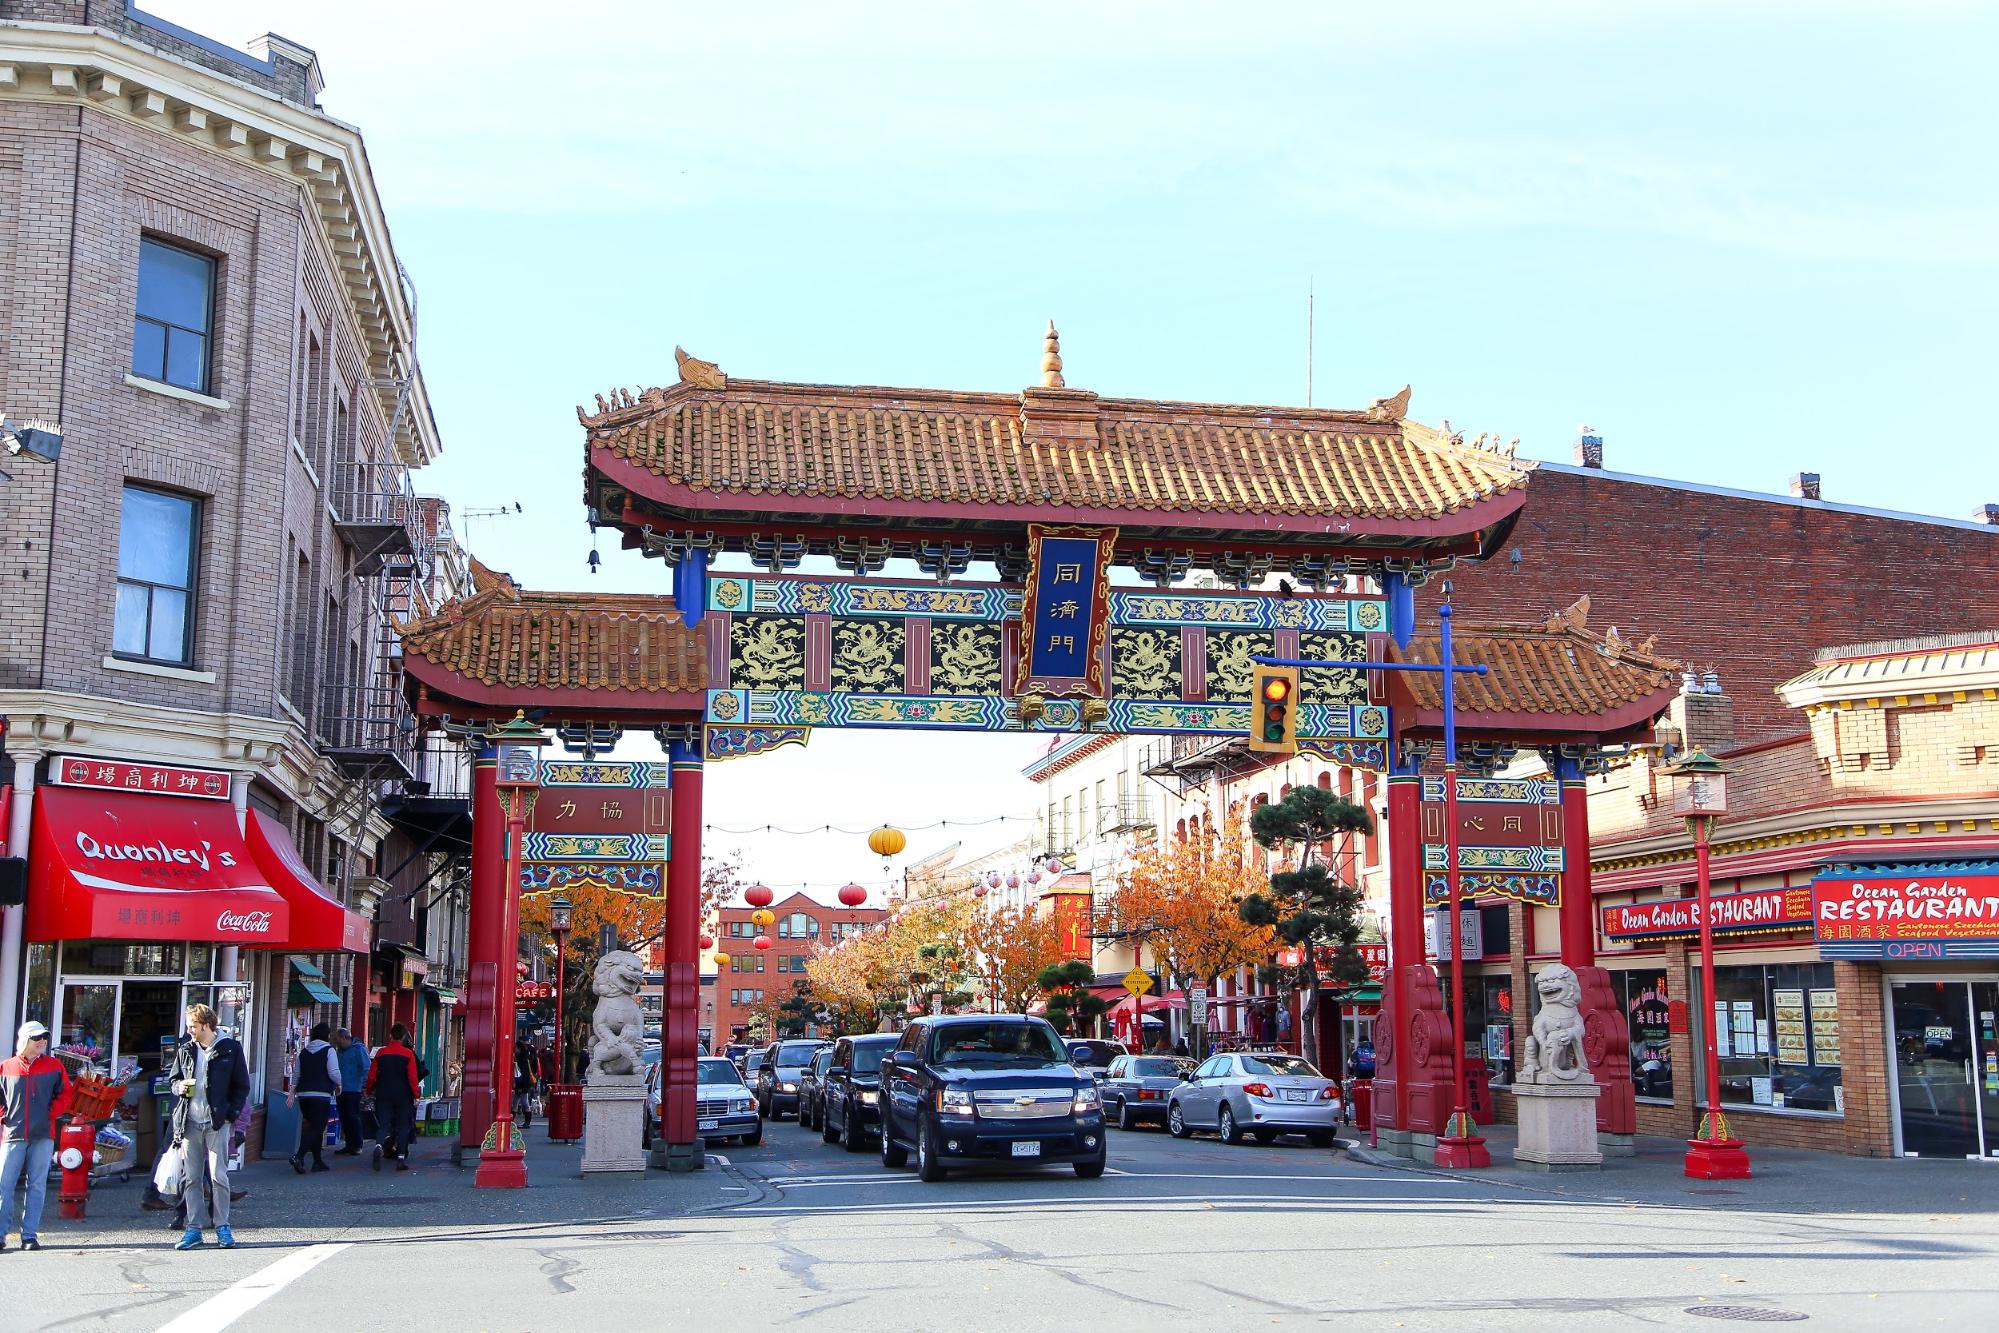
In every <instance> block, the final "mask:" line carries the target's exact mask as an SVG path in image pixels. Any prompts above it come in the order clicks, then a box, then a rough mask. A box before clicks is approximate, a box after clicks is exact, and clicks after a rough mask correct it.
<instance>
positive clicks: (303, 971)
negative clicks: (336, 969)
mask: <svg viewBox="0 0 1999 1333" xmlns="http://www.w3.org/2000/svg"><path fill="white" fill-rule="evenodd" d="M286 961H287V962H289V963H290V964H291V965H292V971H293V972H294V973H296V974H297V975H299V976H302V977H311V978H312V979H313V980H315V981H324V980H326V973H324V972H322V971H320V970H319V964H317V963H315V962H313V961H312V960H311V959H310V958H290V959H287V960H286Z"/></svg>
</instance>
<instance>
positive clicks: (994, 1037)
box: [880, 1014, 1107, 1180]
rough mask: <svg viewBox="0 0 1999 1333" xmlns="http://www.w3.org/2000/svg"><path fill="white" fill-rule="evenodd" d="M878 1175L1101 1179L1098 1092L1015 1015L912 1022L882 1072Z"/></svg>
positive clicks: (1042, 1031) (1040, 1024)
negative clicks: (1046, 1168)
mask: <svg viewBox="0 0 1999 1333" xmlns="http://www.w3.org/2000/svg"><path fill="white" fill-rule="evenodd" d="M882 1089H883V1090H882V1101H881V1106H880V1111H881V1126H882V1128H881V1136H882V1165H884V1166H889V1167H898V1166H902V1165H904V1164H906V1163H907V1162H908V1161H909V1154H910V1152H911V1151H912V1150H914V1152H915V1153H916V1171H917V1174H918V1175H920V1176H921V1177H922V1178H923V1179H925V1180H942V1179H943V1178H944V1173H945V1171H946V1170H947V1169H948V1168H950V1167H953V1166H974V1165H993V1164H998V1163H1014V1164H1019V1163H1035V1162H1067V1163H1069V1164H1071V1165H1073V1166H1074V1167H1075V1168H1076V1174H1077V1175H1079V1176H1081V1177H1083V1178H1084V1179H1085V1180H1090V1179H1094V1178H1095V1177H1097V1176H1101V1175H1102V1174H1103V1173H1104V1165H1105V1161H1106V1151H1107V1145H1106V1143H1105V1138H1104V1113H1103V1102H1102V1099H1101V1098H1100V1097H1099V1096H1098V1095H1097V1082H1096V1080H1095V1079H1094V1078H1092V1077H1091V1076H1090V1075H1089V1074H1088V1073H1086V1072H1084V1071H1083V1070H1080V1069H1077V1068H1076V1067H1075V1066H1074V1065H1072V1064H1070V1063H1069V1052H1068V1051H1067V1050H1066V1049H1065V1048H1064V1047H1063V1045H1062V1038H1060V1037H1058V1036H1057V1035H1055V1029H1054V1028H1052V1027H1050V1026H1049V1025H1048V1024H1047V1022H1045V1021H1044V1020H1042V1019H1039V1018H1029V1017H1027V1016H1025V1015H1022V1014H987V1015H974V1014H964V1015H955V1016H951V1017H936V1018H919V1019H917V1020H916V1021H915V1022H913V1023H911V1024H910V1025H909V1027H908V1028H906V1029H905V1030H904V1031H903V1034H902V1040H901V1041H900V1042H898V1043H897V1044H896V1048H895V1053H894V1054H893V1055H891V1056H890V1057H889V1058H888V1059H887V1060H886V1061H885V1062H884V1063H883V1065H882Z"/></svg>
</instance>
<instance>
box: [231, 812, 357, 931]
mask: <svg viewBox="0 0 1999 1333" xmlns="http://www.w3.org/2000/svg"><path fill="white" fill-rule="evenodd" d="M248 825H249V827H248V829H247V830H246V831H247V833H248V834H249V843H250V855H251V856H252V857H254V858H256V862H257V867H258V868H259V869H260V870H262V871H263V872H264V875H265V877H266V878H268V879H269V880H270V881H271V885H272V887H273V888H275V889H277V891H278V892H279V893H280V894H282V895H283V896H284V900H285V901H286V902H287V903H289V904H291V909H292V924H291V930H290V932H289V933H288V934H287V935H286V936H285V938H284V939H283V940H273V941H272V942H271V947H274V948H275V947H279V946H282V947H283V948H285V949H287V950H289V951H290V952H292V953H326V952H329V951H333V950H340V951H343V952H346V953H366V952H368V918H367V917H365V916H363V915H361V914H360V913H359V912H355V911H350V910H349V909H347V908H345V907H342V906H341V905H340V902H339V900H338V899H337V898H335V897H333V895H331V894H329V893H328V892H327V891H326V890H325V889H323V888H321V887H320V883H319V881H318V880H316V879H314V878H313V877H312V872H311V871H310V870H307V869H306V868H305V858H304V857H302V856H300V855H299V854H298V846H297V844H295V843H293V842H292V835H291V834H289V833H287V832H286V831H285V826H284V825H283V824H280V823H279V822H278V821H277V820H275V819H272V818H271V817H270V816H269V815H267V814H265V813H264V812H263V811H261V810H252V811H250V818H249V820H248Z"/></svg>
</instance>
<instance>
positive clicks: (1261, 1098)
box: [1166, 1051, 1340, 1148]
mask: <svg viewBox="0 0 1999 1333" xmlns="http://www.w3.org/2000/svg"><path fill="white" fill-rule="evenodd" d="M1339 1123H1340V1085H1339V1084H1338V1083H1337V1082H1336V1081H1335V1080H1333V1079H1329V1078H1326V1077H1325V1076H1323V1075H1322V1074H1320V1073H1319V1071H1318V1070H1317V1069H1314V1068H1313V1067H1312V1062H1311V1061H1310V1060H1305V1059H1301V1058H1299V1057H1298V1056H1295V1055H1287V1054H1285V1053H1283V1052H1281V1051H1247V1052H1240V1053H1233V1054H1229V1055H1211V1056H1209V1057H1208V1058H1207V1059H1206V1060H1204V1061H1202V1062H1201V1065H1200V1067H1199V1068H1197V1069H1195V1070H1193V1071H1192V1072H1190V1073H1188V1074H1185V1075H1183V1076H1182V1081H1181V1084H1180V1086H1179V1087H1177V1088H1175V1089H1173V1091H1172V1092H1170V1093H1169V1094H1167V1098H1166V1128H1167V1129H1169V1130H1171V1131H1172V1133H1173V1136H1174V1137H1175V1138H1181V1139H1184V1138H1186V1137H1187V1136H1188V1135H1190V1134H1192V1133H1193V1132H1194V1131H1195V1130H1197V1129H1212V1130H1214V1131H1215V1132H1216V1133H1217V1134H1219V1135H1221V1138H1222V1142H1223V1143H1242V1142H1244V1141H1246V1140H1247V1139H1249V1138H1254V1139H1255V1140H1256V1141H1257V1142H1258V1143H1269V1142H1270V1141H1271V1140H1273V1139H1275V1138H1276V1137H1277V1136H1278V1135H1279V1134H1303V1135H1304V1136H1305V1137H1306V1138H1307V1139H1308V1140H1310V1141H1311V1144H1312V1146H1313V1147H1315V1148H1330V1147H1332V1146H1333V1132H1334V1131H1335V1130H1336V1129H1338V1128H1339Z"/></svg>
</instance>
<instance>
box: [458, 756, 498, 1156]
mask: <svg viewBox="0 0 1999 1333" xmlns="http://www.w3.org/2000/svg"><path fill="white" fill-rule="evenodd" d="M497 763H498V760H497V756H496V755H495V754H494V752H493V747H492V745H490V744H488V743H487V742H486V741H484V740H483V739H481V741H480V743H479V749H478V752H477V754H476V755H475V756H474V758H473V760H472V913H471V916H472V919H471V924H470V929H469V930H468V932H467V933H468V935H469V939H468V941H467V945H468V947H467V951H466V952H467V956H468V960H469V966H468V967H467V969H466V978H465V1077H464V1080H463V1083H462V1086H461V1088H460V1101H459V1107H458V1146H459V1150H460V1152H461V1153H462V1152H463V1150H464V1149H466V1148H477V1147H478V1146H479V1145H480V1143H482V1142H483V1141H484V1140H485V1137H486V1130H487V1129H488V1128H489V1127H490V1126H491V1125H492V1123H493V1039H494V1035H495V1034H496V1033H497V1032H498V1031H499V1018H500V1013H499V1008H498V1004H497V1000H498V994H499V978H500V968H501V967H502V966H503V965H505V966H510V965H511V962H510V959H509V957H508V955H509V953H510V952H511V950H510V948H509V947H508V945H509V943H510V942H503V941H502V940H501V938H500V933H501V931H502V930H504V929H505V927H506V905H507V904H506V896H505V888H504V886H503V885H502V884H501V883H500V880H501V879H502V878H503V876H504V874H505V872H504V871H503V870H502V868H501V866H502V858H501V852H502V846H501V844H502V842H503V840H504V838H505V830H506V818H505V816H503V815H502V814H501V813H500V797H499V793H498V790H497V788H496V786H495V779H496V778H497V776H498V774H497Z"/></svg>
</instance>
